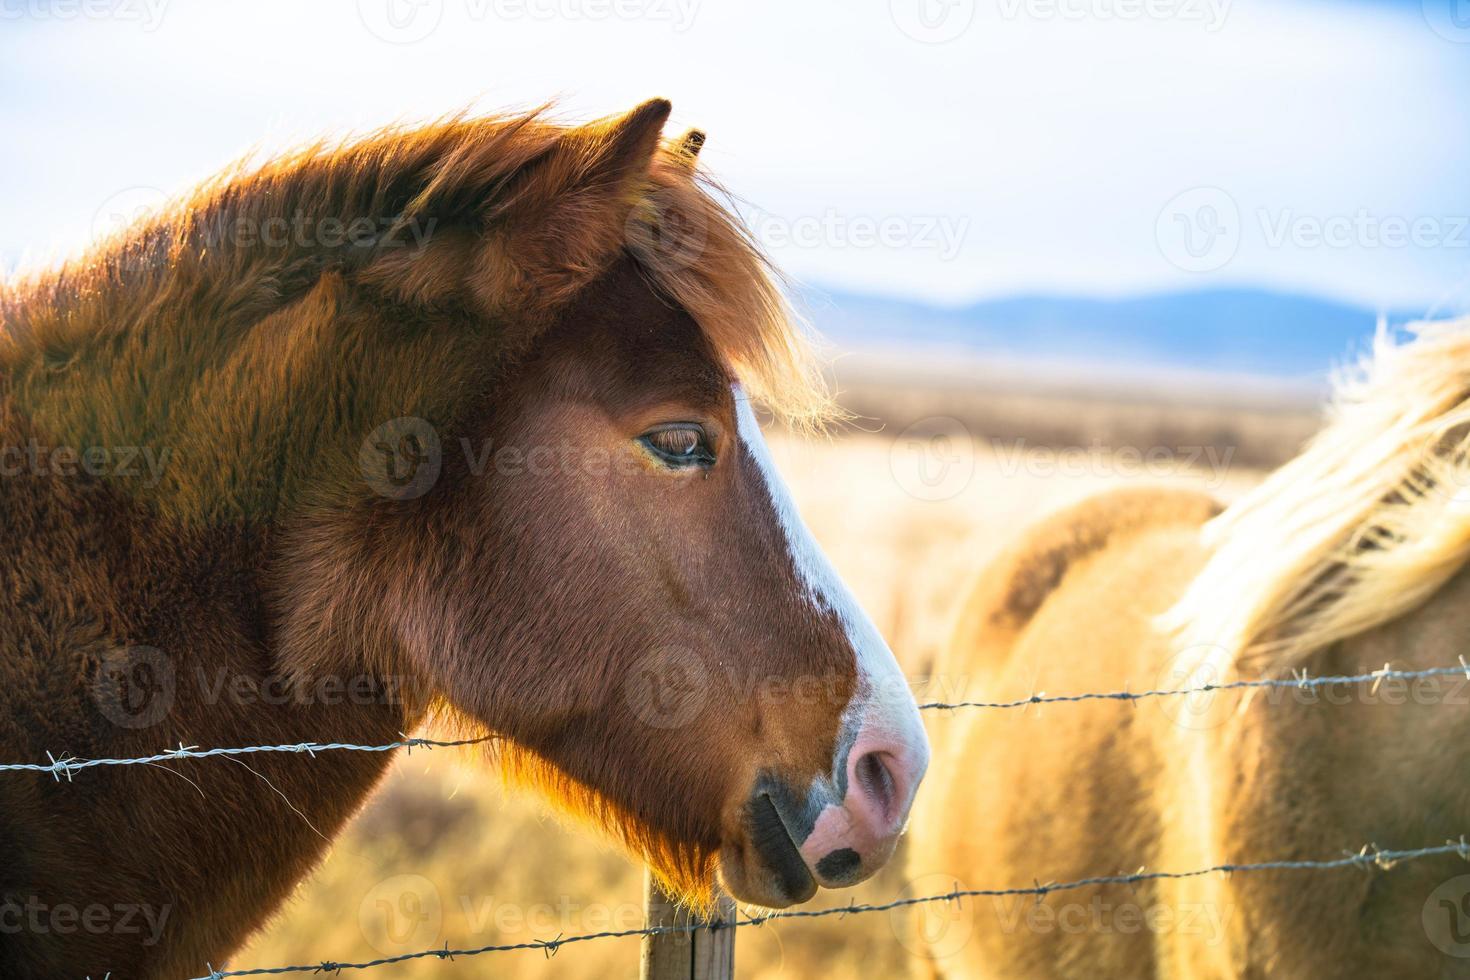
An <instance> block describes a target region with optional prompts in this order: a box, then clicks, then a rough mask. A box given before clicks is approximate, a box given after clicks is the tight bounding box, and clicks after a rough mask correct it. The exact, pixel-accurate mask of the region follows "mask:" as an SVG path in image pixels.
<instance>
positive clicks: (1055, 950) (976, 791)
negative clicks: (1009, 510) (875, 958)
mask: <svg viewBox="0 0 1470 980" xmlns="http://www.w3.org/2000/svg"><path fill="white" fill-rule="evenodd" d="M1218 511H1219V506H1218V505H1217V504H1216V503H1215V501H1213V500H1212V499H1211V498H1209V497H1207V496H1205V495H1202V494H1198V493H1190V492H1182V491H1178V490H1167V489H1127V490H1121V491H1114V492H1111V493H1107V494H1103V495H1099V496H1097V497H1093V498H1090V499H1088V500H1085V501H1083V502H1081V503H1079V504H1077V505H1074V506H1072V507H1070V508H1067V509H1066V510H1063V511H1061V512H1059V513H1057V514H1055V515H1053V516H1051V517H1049V518H1047V519H1045V520H1043V521H1041V522H1039V523H1038V524H1037V525H1035V526H1033V527H1032V528H1030V529H1029V530H1028V531H1026V532H1024V533H1023V534H1022V535H1021V536H1020V538H1019V539H1018V540H1017V541H1016V543H1015V544H1013V545H1012V546H1011V547H1010V548H1008V549H1007V550H1006V551H1005V552H1004V553H1003V554H1002V555H1001V556H1000V557H999V558H998V559H996V560H995V561H994V562H993V563H991V564H990V565H989V566H988V567H987V568H986V569H985V570H984V571H983V572H982V573H981V575H980V577H979V578H978V580H977V581H976V583H975V585H974V587H973V588H972V590H971V591H970V594H969V596H968V597H967V600H966V602H965V604H964V607H963V609H962V611H961V613H960V615H959V617H958V619H957V622H956V626H955V629H954V632H953V635H952V637H951V640H950V642H949V644H948V646H947V647H946V649H945V650H944V651H943V653H942V654H941V659H940V663H939V669H938V672H937V674H936V685H937V686H938V687H940V689H941V690H943V691H944V692H945V693H946V694H947V695H948V694H952V695H959V694H960V693H964V694H965V695H967V696H969V697H972V698H976V699H982V700H985V701H1010V700H1018V699H1024V698H1027V697H1029V696H1031V695H1034V694H1043V693H1045V694H1050V695H1067V694H1072V693H1080V692H1085V691H1117V690H1122V689H1126V688H1129V687H1132V688H1134V689H1135V690H1136V689H1138V688H1139V687H1140V686H1143V685H1144V684H1147V686H1154V684H1155V682H1156V681H1159V677H1160V674H1161V673H1162V672H1167V671H1168V669H1169V652H1170V648H1169V644H1168V641H1167V638H1166V637H1164V636H1162V635H1161V634H1160V633H1159V632H1158V630H1157V629H1156V627H1155V625H1154V619H1155V617H1156V616H1157V615H1158V614H1160V613H1162V612H1164V611H1165V610H1166V609H1168V608H1169V606H1170V605H1171V604H1172V603H1173V602H1174V600H1175V599H1177V598H1178V596H1179V595H1180V594H1181V593H1182V592H1183V590H1184V588H1185V586H1187V585H1188V583H1189V581H1190V579H1191V578H1192V577H1193V576H1194V574H1195V573H1196V571H1197V570H1198V568H1199V567H1200V565H1201V564H1202V562H1203V560H1204V550H1203V548H1202V547H1201V545H1200V543H1199V528H1200V526H1201V525H1202V524H1203V523H1204V522H1205V521H1207V520H1208V519H1209V518H1210V517H1212V516H1214V515H1215V514H1216V513H1218ZM1160 682H1161V681H1160ZM953 699H954V698H953V697H947V698H946V700H953ZM1157 710H1158V709H1157V708H1156V707H1153V706H1150V707H1149V708H1145V707H1144V706H1141V705H1135V704H1133V703H1131V702H1127V701H1122V700H1099V701H1086V702H1081V703H1069V704H1053V705H1030V706H1026V707H1024V708H1008V709H987V708H968V709H960V710H957V711H956V712H954V713H953V714H948V715H944V716H941V717H939V718H936V719H935V720H934V722H933V724H932V725H931V731H932V732H933V733H934V740H935V748H936V753H935V754H936V762H935V765H934V775H933V777H932V778H933V780H934V782H933V784H932V785H931V786H930V787H929V788H928V790H927V793H926V798H925V800H924V802H923V807H922V809H921V812H920V815H919V817H918V819H917V821H916V830H915V846H914V850H913V857H912V859H911V865H910V866H911V870H912V871H913V872H914V874H915V876H916V877H924V876H932V881H930V882H926V883H925V884H924V885H920V886H919V887H920V888H923V889H925V890H928V891H935V890H938V891H945V890H948V888H949V887H953V885H952V884H951V885H949V886H946V887H944V888H940V887H939V883H940V882H941V881H942V880H943V879H949V880H951V881H958V882H960V883H961V887H962V888H963V887H968V888H992V887H1000V888H1004V887H1024V886H1028V885H1031V884H1032V883H1033V882H1034V881H1038V880H1039V881H1065V880H1070V879H1076V878H1083V877H1088V876H1090V875H1094V874H1098V873H1114V872H1117V871H1118V870H1120V869H1119V868H1118V867H1116V866H1115V864H1116V862H1117V861H1118V860H1120V859H1123V858H1124V856H1126V859H1127V860H1130V861H1132V862H1133V866H1134V867H1136V866H1137V865H1138V864H1139V863H1148V864H1150V865H1151V866H1152V865H1154V864H1155V858H1162V855H1160V854H1159V848H1160V846H1161V844H1160V841H1161V839H1162V834H1161V828H1160V826H1159V822H1160V820H1161V819H1167V818H1166V817H1163V816H1162V815H1160V814H1159V813H1158V812H1157V811H1156V810H1155V809H1154V808H1153V807H1152V806H1151V805H1150V804H1151V802H1152V801H1153V800H1154V798H1155V796H1156V794H1157V792H1158V791H1159V789H1160V786H1159V785H1158V784H1159V782H1160V780H1161V776H1160V774H1161V773H1162V772H1164V771H1166V769H1167V764H1166V761H1165V760H1163V759H1161V758H1160V757H1159V756H1160V749H1159V748H1158V746H1157V740H1156V739H1155V738H1154V737H1153V735H1152V732H1153V730H1154V728H1155V727H1156V726H1157V723H1158V719H1157V718H1156V717H1154V714H1152V713H1150V712H1154V713H1156V712H1157ZM1166 723H1167V722H1166ZM1100 861H1101V862H1102V863H1101V864H1099V862H1100ZM1127 870H1132V868H1129V869H1127ZM926 886H931V887H927V888H926ZM1143 891H1147V889H1146V888H1144V889H1143ZM971 901H972V902H973V903H974V904H972V905H971V908H970V910H969V911H968V912H967V913H966V914H965V916H964V917H963V919H962V920H956V921H952V922H951V923H950V925H949V928H948V929H947V930H942V931H948V932H949V933H950V935H949V939H948V945H947V944H946V941H945V939H944V938H943V937H941V938H940V940H939V941H938V942H934V943H931V950H932V951H933V953H934V954H935V956H936V967H937V969H938V970H940V971H942V972H947V973H948V972H952V973H953V974H954V975H956V976H966V977H969V976H1004V977H1009V976H1028V977H1030V976H1081V975H1095V974H1097V973H1098V972H1101V973H1103V974H1105V975H1113V974H1110V973H1108V972H1107V969H1106V968H1105V967H1104V966H1103V965H1102V964H1101V963H1100V961H1099V960H1098V959H1097V957H1098V955H1099V954H1102V955H1104V956H1105V957H1106V958H1107V959H1110V960H1113V962H1116V963H1119V964H1123V963H1128V964H1132V969H1131V970H1124V971H1122V972H1120V973H1118V974H1117V975H1147V974H1148V973H1150V972H1152V967H1150V966H1149V965H1148V964H1150V963H1152V962H1153V958H1154V954H1153V950H1152V949H1151V948H1150V945H1151V939H1150V933H1149V931H1148V930H1123V929H1105V930H1104V931H1106V932H1107V936H1106V939H1105V940H1104V941H1105V943H1106V946H1104V947H1103V948H1101V949H1100V948H1098V947H1096V946H1094V945H1092V944H1086V945H1084V944H1082V943H1080V942H1078V939H1080V937H1078V936H1076V935H1072V934H1071V933H1072V932H1074V931H1075V928H1080V927H1084V926H1090V925H1091V924H1092V919H1093V918H1096V917H1097V916H1099V915H1104V916H1105V917H1107V916H1111V915H1112V913H1111V912H1106V913H1105V912H1100V911H1098V910H1099V909H1110V908H1111V909H1116V908H1117V907H1119V906H1134V907H1137V906H1140V905H1142V906H1143V907H1147V906H1146V904H1144V903H1142V902H1141V900H1140V897H1139V893H1136V892H1134V891H1132V890H1130V889H1127V888H1096V889H1085V890H1081V891H1077V892H1071V893H1058V894H1056V895H1053V896H1051V897H1049V898H1048V899H1046V901H1045V902H1044V903H1041V904H1039V905H1038V904H1037V903H1036V902H1035V900H1034V899H1033V898H1030V897H1025V896H1021V897H1015V898H996V899H991V898H978V899H974V900H971ZM1064 918H1067V919H1068V920H1069V921H1066V922H1064V921H1062V920H1063V919H1064ZM1073 920H1075V921H1073ZM934 931H935V930H934V929H933V928H932V924H931V929H930V932H931V937H932V934H933V933H934ZM1088 931H1089V932H1092V931H1094V930H1092V929H1091V928H1089V929H1088ZM961 933H963V934H964V935H965V939H964V941H960V938H959V935H960V934H961ZM951 947H952V948H951ZM1079 957H1080V958H1079ZM1115 957H1116V959H1115Z"/></svg>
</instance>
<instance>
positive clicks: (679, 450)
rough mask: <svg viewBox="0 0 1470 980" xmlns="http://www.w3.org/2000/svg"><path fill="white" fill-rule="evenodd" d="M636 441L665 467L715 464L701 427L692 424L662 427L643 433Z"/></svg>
mask: <svg viewBox="0 0 1470 980" xmlns="http://www.w3.org/2000/svg"><path fill="white" fill-rule="evenodd" d="M638 441H639V442H641V443H643V445H644V446H646V447H647V448H648V450H649V451H650V452H652V453H653V454H654V455H655V456H657V457H658V458H659V459H660V460H662V461H663V462H664V463H665V464H666V465H668V466H672V467H684V466H709V465H711V464H713V463H714V461H715V453H714V450H713V449H711V448H710V444H709V437H708V436H706V435H705V432H704V428H703V427H702V426H700V425H696V424H695V423H693V422H675V423H673V424H671V425H661V426H659V427H658V428H656V429H650V430H648V431H647V432H645V433H643V435H641V436H639V437H638Z"/></svg>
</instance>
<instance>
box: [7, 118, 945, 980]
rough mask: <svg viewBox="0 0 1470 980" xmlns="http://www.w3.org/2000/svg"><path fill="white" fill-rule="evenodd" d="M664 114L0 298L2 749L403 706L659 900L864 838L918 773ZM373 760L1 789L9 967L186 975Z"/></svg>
mask: <svg viewBox="0 0 1470 980" xmlns="http://www.w3.org/2000/svg"><path fill="white" fill-rule="evenodd" d="M668 112H669V106H668V104H667V103H666V102H663V101H653V102H649V103H647V104H645V105H643V106H641V107H639V108H638V109H636V110H634V111H633V112H631V113H630V114H628V115H626V116H624V117H621V118H618V119H615V120H611V121H604V122H600V123H596V124H592V125H589V126H583V127H564V126H560V125H556V124H553V123H551V122H548V121H546V120H545V119H544V116H543V114H531V115H527V116H521V117H514V118H502V119H492V120H478V121H467V120H459V119H455V120H450V121H447V122H444V123H441V124H437V125H434V126H430V127H428V128H424V129H418V130H414V131H390V132H383V133H380V134H377V135H375V136H372V137H369V138H366V139H363V140H361V141H358V142H352V143H349V144H345V145H340V146H335V147H323V146H317V147H313V148H311V149H308V150H306V151H303V152H301V153H299V154H297V155H295V156H291V157H288V158H285V159H282V160H279V161H277V162H275V163H271V164H269V165H266V166H263V167H261V168H259V169H256V170H253V171H246V170H243V169H241V170H237V171H235V172H233V173H230V174H227V175H225V176H223V177H222V178H220V179H219V180H217V181H215V182H213V183H212V184H210V185H207V186H205V187H204V188H202V189H201V190H199V191H198V192H197V193H195V194H194V195H193V196H191V197H190V198H188V199H187V200H184V201H182V202H180V203H179V204H178V205H177V206H175V207H173V208H171V209H170V210H168V211H167V212H165V213H163V214H161V215H158V216H155V217H152V218H150V219H147V220H146V221H144V222H143V223H142V224H141V225H139V226H137V227H134V228H132V229H129V230H128V231H127V232H125V233H123V234H122V235H121V236H120V237H119V238H117V239H116V240H113V241H111V242H108V243H106V244H104V245H102V246H101V247H99V248H98V249H97V250H95V251H93V252H92V253H91V254H90V255H88V256H86V257H85V258H84V259H82V260H80V261H76V262H73V263H71V264H68V265H66V266H64V267H62V268H60V269H59V270H57V271H54V272H50V273H46V274H43V275H40V276H38V277H36V278H33V279H31V280H29V281H25V282H21V283H18V284H15V285H13V286H11V287H9V288H8V289H7V291H6V293H5V294H4V299H3V332H0V446H3V447H4V455H3V458H0V462H3V464H4V466H5V474H4V480H3V487H0V514H3V524H4V528H5V533H6V545H7V546H6V548H5V551H4V555H3V556H0V644H3V647H0V650H3V653H0V658H3V659H0V681H3V684H0V704H3V710H0V761H5V762H19V761H24V762H31V761H41V762H44V761H45V760H46V757H47V753H48V752H49V753H53V754H55V755H57V756H61V755H63V754H65V755H69V756H72V757H77V758H81V757H132V756H139V755H145V754H148V753H151V752H156V751H158V750H160V749H165V748H169V747H173V746H178V745H180V744H184V745H190V746H200V747H215V746H220V747H224V746H248V745H271V744H280V743H296V742H303V741H344V742H353V743H364V744H384V743H388V742H393V741H395V740H397V739H399V737H400V733H401V732H407V731H410V730H412V729H413V728H414V726H415V725H417V724H419V723H420V721H421V720H423V719H424V718H425V717H426V714H427V713H428V712H430V711H432V710H434V709H435V708H436V706H441V705H442V706H447V708H446V710H448V711H450V712H452V713H453V715H454V716H455V717H457V718H460V719H464V720H466V721H467V722H468V723H470V724H473V725H475V726H478V728H479V729H480V730H482V731H486V732H489V733H492V734H493V736H494V737H495V739H496V746H497V749H498V754H499V756H500V759H501V762H502V763H503V764H504V765H505V766H506V767H507V769H508V770H509V771H511V772H512V773H514V774H516V775H518V776H520V777H521V778H523V779H525V780H527V781H529V782H531V783H533V784H535V785H536V786H538V787H539V788H541V789H542V790H544V791H545V792H547V793H548V794H550V795H551V796H552V797H553V798H554V799H555V801H556V802H557V803H559V804H560V805H562V806H563V807H565V808H567V809H569V810H571V811H573V812H575V813H579V814H581V815H582V816H584V817H586V818H587V819H588V820H589V821H590V822H591V823H594V824H597V825H599V826H600V827H602V828H603V829H605V830H606V831H608V832H609V833H611V834H612V835H613V836H614V837H615V838H617V839H619V840H620V841H621V842H623V843H624V844H626V846H627V847H628V848H629V850H630V851H631V852H632V853H633V854H634V855H635V856H637V857H639V858H641V859H645V860H647V861H648V862H649V863H650V864H651V865H652V867H653V868H654V869H655V871H656V872H657V873H658V874H659V875H660V876H662V877H663V878H664V879H665V881H666V882H667V883H668V884H669V885H670V886H671V887H674V888H677V889H678V890H679V891H680V892H681V893H682V894H683V895H684V896H685V897H686V898H687V899H688V900H689V901H691V902H694V903H698V902H702V901H709V900H710V897H711V894H712V888H713V887H714V884H715V882H716V880H718V882H719V883H720V884H722V885H723V886H724V888H725V889H727V890H728V891H729V892H730V893H732V894H733V895H734V896H735V897H737V898H739V899H741V900H745V901H748V902H753V903H758V904H762V905H768V906H784V905H789V904H792V903H795V902H801V901H805V900H806V899H808V898H810V897H811V896H812V895H813V893H814V892H815V891H816V889H817V888H818V886H819V885H820V886H843V885H849V884H852V883H854V882H856V881H859V880H861V879H863V878H864V877H866V876H867V875H869V874H871V873H872V872H873V871H874V870H875V869H877V868H878V867H879V866H880V865H882V864H883V863H884V862H885V861H886V860H887V858H888V857H889V856H890V854H891V853H892V850H893V848H894V844H895V840H896V837H897V835H898V833H899V831H900V829H901V827H902V825H903V823H904V821H905V819H906V815H907V812H908V809H909V805H910V802H911V800H912V798H913V794H914V791H915V789H916V787H917V785H918V783H919V780H920V779H921V778H922V776H923V773H924V770H925V767H926V764H927V757H928V748H927V743H926V741H925V737H924V732H923V729H922V727H921V725H920V724H919V720H918V714H917V711H916V709H915V707H914V704H913V701H912V698H911V697H910V695H909V693H908V690H907V687H906V685H905V684H904V683H903V679H902V677H901V675H899V673H898V669H897V666H896V664H895V662H894V660H893V657H892V655H891V653H890V652H889V650H888V649H887V647H886V646H885V644H884V642H883V640H882V639H881V637H880V636H879V635H878V633H877V631H876V630H875V629H874V627H873V625H872V624H871V622H870V621H869V620H868V619H867V618H866V617H865V616H864V614H863V613H862V611H861V610H860V609H858V608H857V606H856V605H855V604H854V602H853V600H852V598H851V596H850V595H849V594H848V592H847V591H846V590H845V589H844V588H843V586H842V585H841V583H840V582H839V581H838V580H837V578H836V576H835V574H834V573H833V570H832V569H831V567H830V566H829V565H828V564H827V563H826V561H825V560H824V558H823V557H822V555H821V554H820V553H819V552H818V550H817V549H816V547H815V545H814V543H813V541H812V539H811V537H810V535H809V534H808V533H807V531H806V530H805V528H804V526H803V525H802V523H801V519H800V517H799V516H798V515H797V513H796V511H795V509H794V508H793V506H792V504H791V502H790V500H789V499H788V498H787V496H786V495H785V493H784V491H783V490H782V486H781V483H780V480H779V478H778V476H777V474H776V473H775V472H774V471H773V469H772V468H771V461H770V458H769V456H768V455H767V452H766V450H765V448H764V447H763V443H762V441H761V434H760V428H759V426H758V425H757V422H756V417H755V415H754V412H753V410H752V405H751V400H750V399H751V398H752V397H756V398H759V399H761V400H763V401H764V403H765V404H766V405H768V406H770V407H771V408H773V409H774V410H776V411H777V412H779V413H782V414H784V415H785V416H787V417H789V418H794V419H797V420H801V419H810V418H811V417H812V416H813V415H817V414H820V413H821V412H822V411H823V410H824V406H825V401H824V396H823V395H822V393H821V390H820V387H819V386H818V385H817V384H815V383H814V381H813V378H814V377H817V375H814V374H813V372H812V369H811V361H810V355H809V354H808V348H807V345H806V342H805V340H804V339H803V336H802V334H801V333H800V331H799V330H798V329H797V328H796V327H794V326H793V321H792V320H790V319H789V318H788V316H787V310H786V307H785V306H784V303H783V300H782V299H781V297H780V293H779V291H778V290H777V289H776V287H775V286H774V284H773V282H772V280H771V278H770V276H769V275H768V273H767V271H766V269H765V267H764V265H763V263H762V261H761V259H760V258H759V257H758V254H757V252H756V251H755V249H754V248H753V246H752V245H751V243H750V242H749V240H748V238H747V237H746V236H745V235H744V233H743V232H742V231H741V230H740V229H739V228H738V226H737V225H736V224H735V223H734V222H733V219H732V218H731V217H730V215H729V213H728V212H727V211H726V210H725V209H723V208H722V207H721V206H720V205H719V204H718V203H717V200H716V198H715V197H714V196H712V195H711V194H710V193H709V191H707V190H706V189H705V186H704V185H703V184H702V183H701V180H700V178H699V175H698V173H697V171H696V162H695V152H696V151H697V149H698V147H699V144H700V143H701V142H702V137H701V136H699V135H698V134H690V135H689V136H687V137H685V138H684V139H682V140H680V141H674V142H671V143H665V142H662V141H661V137H660V133H661V130H662V127H663V124H664V121H665V119H666V117H667V115H668ZM388 762H389V758H388V756H387V755H386V754H382V753H359V752H342V753H338V754H335V755H332V756H331V757H330V758H327V757H319V758H315V759H313V758H309V757H307V756H304V755H264V754H257V755H252V756H248V757H241V758H238V759H235V760H223V759H210V760H207V761H190V762H179V763H176V764H175V763H171V764H169V765H163V766H158V767H146V766H129V767H115V768H112V767H106V768H93V769H88V770H86V771H84V772H79V773H75V774H73V775H72V777H71V779H70V781H69V782H68V781H67V780H65V779H61V780H58V779H53V778H51V777H50V776H47V775H44V774H41V775H38V774H34V773H13V772H12V773H6V774H4V778H3V781H0V848H3V851H4V858H3V860H0V899H3V905H0V928H3V930H4V933H5V934H4V935H3V937H0V975H3V976H5V977H59V976H72V977H81V976H84V975H86V974H88V973H90V974H91V975H92V976H94V977H101V976H103V975H105V974H109V972H110V975H111V977H113V978H114V980H121V978H131V977H140V976H146V977H161V976H169V977H174V976H180V975H194V973H197V972H198V971H201V970H202V969H203V966H204V964H205V962H206V961H210V962H213V963H214V964H215V965H216V966H218V965H219V964H220V963H221V961H222V959H223V958H224V957H226V956H228V955H229V953H230V952H231V951H232V950H233V949H235V948H236V947H237V946H238V945H239V944H240V943H241V941H242V940H243V939H244V938H245V937H246V936H247V935H248V934H249V933H250V932H251V930H252V929H254V928H256V927H257V926H258V925H259V924H260V923H261V922H262V920H263V919H264V918H265V917H266V915H267V914H269V913H270V911H271V910H272V909H273V908H275V907H276V906H277V905H278V904H279V903H280V902H281V901H282V900H283V899H284V898H285V897H286V895H287V893H288V892H289V891H290V889H291V887H292V885H293V884H294V883H295V882H296V881H297V880H298V879H299V878H300V877H301V876H302V875H303V874H304V873H305V872H306V871H307V870H308V869H309V868H310V867H311V866H312V864H313V863H314V862H315V861H317V860H318V859H319V858H320V857H321V855H322V853H323V851H324V850H325V849H326V847H327V846H328V843H329V839H330V837H331V836H332V835H333V834H334V833H336V832H337V831H338V830H340V828H341V827H342V825H343V822H344V821H346V820H347V819H348V818H349V817H350V816H351V815H352V813H353V812H354V811H355V810H356V809H357V808H358V807H359V806H360V804H361V803H362V802H363V800H364V799H365V798H366V796H367V795H368V793H369V792H370V791H371V790H372V787H373V785H374V783H375V782H376V781H377V780H378V778H379V777H380V776H381V775H382V773H383V771H384V769H385V767H386V765H387V764H388Z"/></svg>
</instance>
